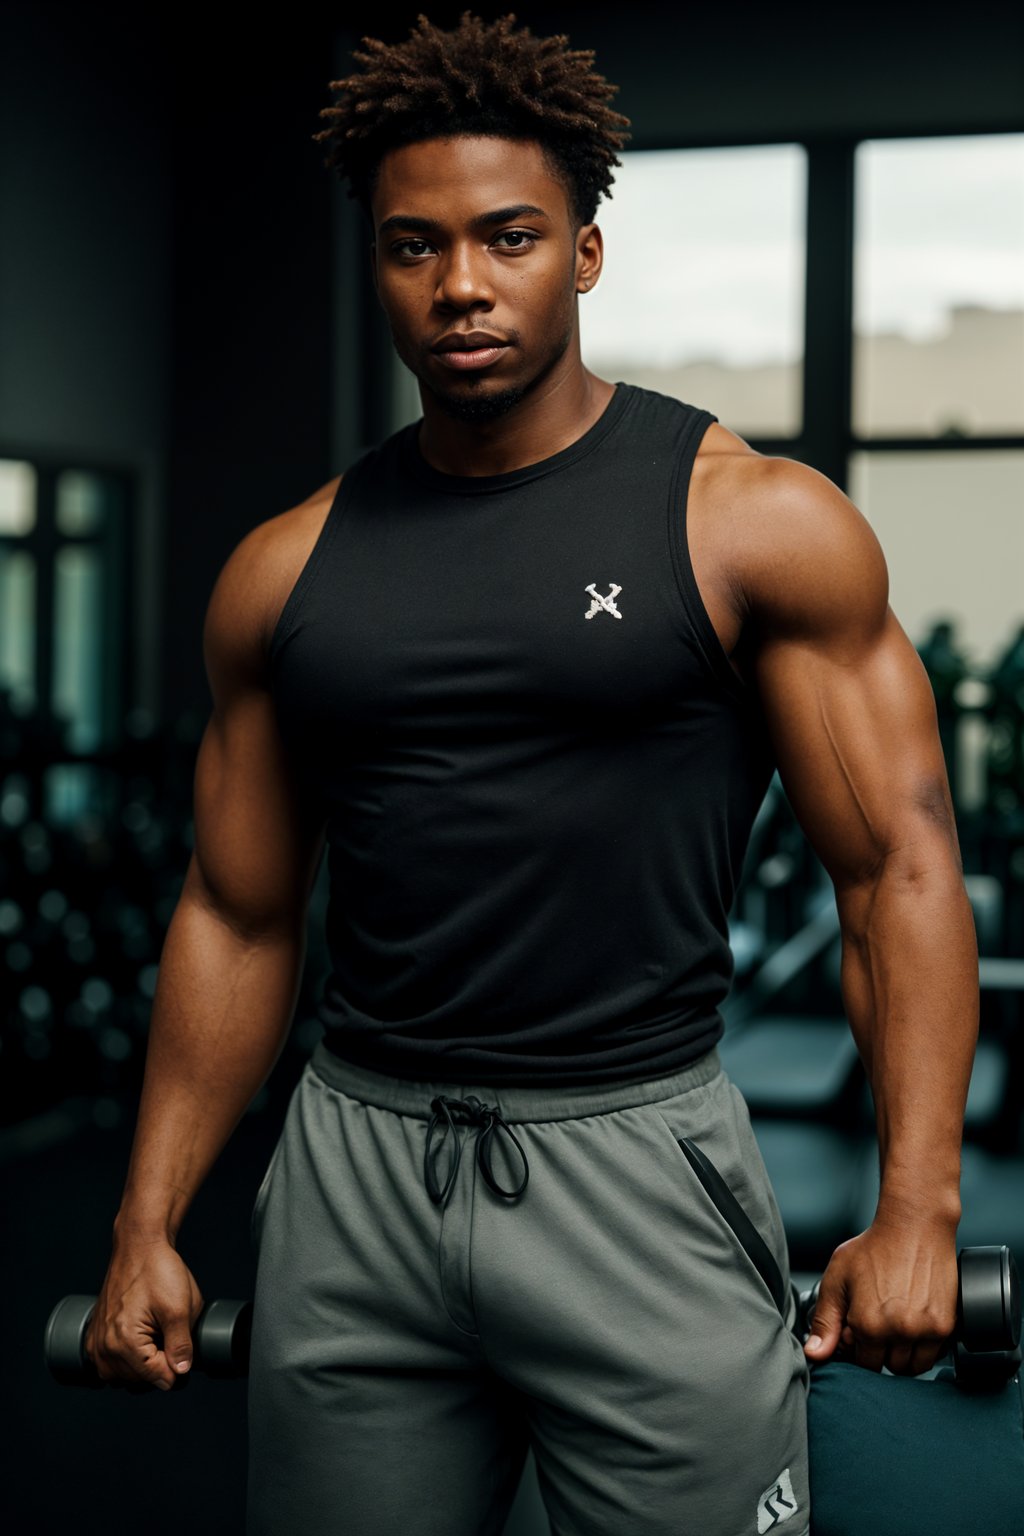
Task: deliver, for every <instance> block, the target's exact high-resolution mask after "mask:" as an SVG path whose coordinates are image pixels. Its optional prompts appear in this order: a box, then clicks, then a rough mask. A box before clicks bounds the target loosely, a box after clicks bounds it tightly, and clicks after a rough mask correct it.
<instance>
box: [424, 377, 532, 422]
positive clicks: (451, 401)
mask: <svg viewBox="0 0 1024 1536" xmlns="http://www.w3.org/2000/svg"><path fill="white" fill-rule="evenodd" d="M427 388H428V389H429V390H430V393H431V394H432V395H433V397H434V399H435V400H436V401H437V403H438V405H439V406H440V407H441V409H442V411H444V412H445V414H446V415H448V416H454V417H455V419H456V421H473V422H482V421H496V420H497V418H498V417H499V416H504V414H505V412H506V411H510V410H511V409H512V407H513V406H514V405H518V404H519V402H520V400H522V399H523V398H524V396H526V395H528V394H529V392H530V390H531V389H532V388H533V383H532V382H531V383H530V384H516V385H512V386H510V387H509V388H508V389H499V390H496V391H495V392H494V393H493V394H487V395H485V394H483V393H482V392H480V393H476V392H474V393H472V394H465V395H450V394H447V393H446V392H445V391H444V390H440V389H437V388H435V386H434V385H433V384H428V385H427Z"/></svg>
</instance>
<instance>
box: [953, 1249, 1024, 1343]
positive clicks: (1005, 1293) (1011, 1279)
mask: <svg viewBox="0 0 1024 1536" xmlns="http://www.w3.org/2000/svg"><path fill="white" fill-rule="evenodd" d="M956 1332H957V1338H958V1339H959V1341H960V1343H961V1344H962V1345H963V1347H964V1349H966V1350H970V1351H971V1353H972V1354H985V1353H990V1352H992V1351H993V1350H997V1349H1009V1350H1012V1349H1015V1348H1016V1346H1017V1344H1018V1342H1019V1340H1020V1279H1019V1276H1018V1274H1017V1266H1016V1264H1015V1263H1014V1259H1013V1254H1012V1253H1011V1252H1010V1249H1009V1248H1008V1247H1006V1246H1005V1245H1003V1246H1002V1247H995V1246H990V1247H978V1248H964V1249H963V1250H962V1251H961V1254H960V1293H959V1296H958V1298H957V1329H956Z"/></svg>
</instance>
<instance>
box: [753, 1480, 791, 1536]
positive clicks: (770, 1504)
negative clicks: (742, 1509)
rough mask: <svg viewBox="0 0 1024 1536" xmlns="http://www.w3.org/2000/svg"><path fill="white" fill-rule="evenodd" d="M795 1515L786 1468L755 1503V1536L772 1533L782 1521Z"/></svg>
mask: <svg viewBox="0 0 1024 1536" xmlns="http://www.w3.org/2000/svg"><path fill="white" fill-rule="evenodd" d="M795 1514H796V1494H795V1493H794V1492H793V1479H792V1478H791V1477H790V1475H789V1468H788V1467H787V1468H786V1470H785V1471H784V1472H780V1473H779V1475H778V1477H777V1478H776V1479H775V1481H774V1483H772V1485H771V1487H770V1488H766V1489H765V1491H764V1493H762V1495H761V1497H760V1498H759V1499H758V1501H757V1536H764V1533H765V1531H774V1529H775V1527H776V1526H777V1525H781V1524H782V1522H783V1520H788V1519H789V1517H790V1516H791V1515H795Z"/></svg>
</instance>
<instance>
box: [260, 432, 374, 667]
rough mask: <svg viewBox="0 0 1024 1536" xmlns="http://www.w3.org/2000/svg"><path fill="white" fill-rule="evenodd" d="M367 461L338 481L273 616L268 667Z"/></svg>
mask: <svg viewBox="0 0 1024 1536" xmlns="http://www.w3.org/2000/svg"><path fill="white" fill-rule="evenodd" d="M369 457H370V454H368V453H367V454H364V456H363V457H362V458H361V459H358V460H357V461H356V463H355V464H354V465H353V466H352V467H351V469H349V470H347V471H346V472H345V474H343V475H342V477H341V484H340V485H339V486H338V489H337V490H336V491H335V493H334V500H333V501H332V502H331V505H330V506H329V507H328V509H327V516H326V517H325V518H324V520H323V524H322V526H321V528H320V532H319V533H318V534H317V536H316V539H315V541H314V543H313V548H312V549H311V550H310V552H309V554H308V555H307V556H306V563H305V564H304V565H303V567H302V569H301V571H300V572H299V574H298V576H297V577H296V579H295V584H294V586H293V587H292V589H291V591H290V592H289V594H288V596H287V597H286V598H285V601H284V607H283V608H282V609H281V612H280V613H279V614H278V616H277V623H276V624H275V625H274V631H273V634H272V635H271V637H270V644H269V646H268V647H267V657H268V660H269V662H270V665H271V666H273V665H274V662H275V660H276V659H277V654H278V652H279V651H280V649H281V647H282V646H283V645H284V643H285V641H286V640H287V639H288V637H289V635H291V633H292V631H293V630H294V628H295V625H296V623H297V621H298V617H299V614H300V612H301V610H302V605H303V603H304V602H305V600H306V597H307V596H308V594H309V590H310V588H311V586H312V585H313V582H314V580H315V579H316V575H317V572H318V571H319V569H320V567H321V565H322V564H323V561H324V557H325V556H326V554H327V551H328V550H329V549H330V547H331V544H332V543H333V541H334V535H335V533H336V531H337V528H338V524H339V523H340V521H341V515H342V512H343V511H344V508H345V506H346V505H347V503H348V501H349V499H350V497H351V495H352V492H353V490H354V488H355V482H356V479H357V478H358V476H359V474H360V471H361V470H362V468H363V465H364V464H365V463H366V461H367V459H369Z"/></svg>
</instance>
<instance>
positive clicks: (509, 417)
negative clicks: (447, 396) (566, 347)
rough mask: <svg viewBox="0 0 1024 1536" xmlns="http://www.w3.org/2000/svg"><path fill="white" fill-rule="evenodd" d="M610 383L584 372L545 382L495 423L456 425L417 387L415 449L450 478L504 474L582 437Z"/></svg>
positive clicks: (570, 371)
mask: <svg viewBox="0 0 1024 1536" xmlns="http://www.w3.org/2000/svg"><path fill="white" fill-rule="evenodd" d="M614 393H615V386H614V384H609V383H608V382H607V381H606V380H605V379H599V378H598V377H597V376H596V374H593V373H591V372H590V371H589V370H588V369H586V368H584V367H582V365H580V366H579V367H576V368H572V369H568V370H566V371H565V372H564V373H561V374H559V375H558V376H557V377H555V376H552V377H550V378H547V379H545V380H543V382H542V383H541V384H539V385H538V386H537V387H536V388H535V389H532V390H531V391H530V393H529V394H528V395H526V396H524V398H523V399H522V400H520V401H519V403H518V404H517V405H514V406H512V407H511V408H510V409H509V410H507V411H505V412H504V414H503V415H501V416H498V417H495V419H494V420H493V421H485V422H470V421H459V420H458V419H457V418H455V417H452V416H449V415H448V414H447V412H445V411H444V410H442V408H441V406H440V405H438V403H437V401H436V400H435V399H434V398H433V396H432V395H431V394H430V392H429V391H428V390H424V389H422V388H421V390H420V398H421V400H422V403H423V425H422V426H421V427H420V434H419V447H420V452H421V453H422V454H423V457H424V458H425V459H426V461H427V463H428V464H430V465H432V466H433V468H434V469H438V470H440V471H441V472H442V473H444V474H449V475H504V474H507V473H509V471H511V470H514V469H523V468H524V467H525V466H526V465H527V464H536V463H537V462H538V461H539V460H540V459H547V458H550V457H551V455H552V454H555V453H560V452H561V450H562V449H563V448H568V447H569V446H570V444H572V443H574V442H576V441H577V439H578V438H581V437H582V436H583V434H584V433H585V432H588V431H589V430H590V428H591V427H592V426H593V425H594V423H595V422H596V421H597V419H598V417H599V416H601V415H602V414H603V412H604V410H605V407H606V406H607V404H608V402H609V400H610V399H611V397H612V395H613V394H614Z"/></svg>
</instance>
